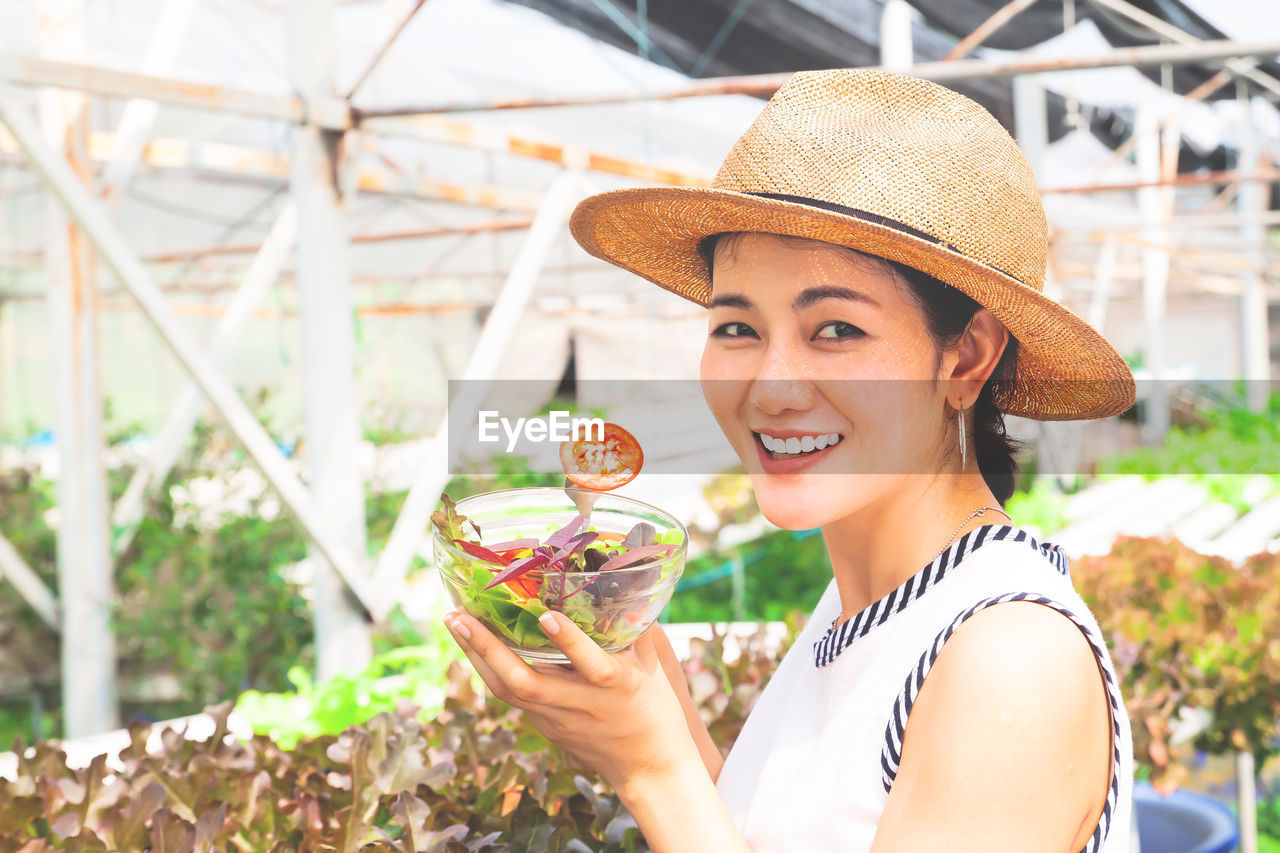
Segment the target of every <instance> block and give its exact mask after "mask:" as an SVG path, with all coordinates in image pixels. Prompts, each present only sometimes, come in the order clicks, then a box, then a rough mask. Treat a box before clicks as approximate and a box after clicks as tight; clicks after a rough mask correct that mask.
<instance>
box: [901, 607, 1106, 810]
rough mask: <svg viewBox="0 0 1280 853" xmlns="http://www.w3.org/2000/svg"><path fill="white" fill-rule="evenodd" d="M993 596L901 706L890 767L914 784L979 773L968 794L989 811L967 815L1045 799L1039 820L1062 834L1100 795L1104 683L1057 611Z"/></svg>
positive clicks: (937, 784) (934, 784) (1091, 654)
mask: <svg viewBox="0 0 1280 853" xmlns="http://www.w3.org/2000/svg"><path fill="white" fill-rule="evenodd" d="M1000 604H1001V606H998V607H996V606H989V607H985V608H981V609H980V610H977V611H975V612H974V613H972V614H971V615H970V616H969V618H966V619H964V620H963V622H962V623H961V624H960V625H959V626H957V627H956V628H955V630H954V631H953V632H952V634H951V635H950V636H949V637H948V638H947V639H946V641H945V644H944V645H943V646H942V647H941V650H940V652H939V653H938V654H937V656H936V659H935V660H934V661H933V662H932V665H931V666H930V667H929V675H928V678H927V679H925V680H923V684H922V685H921V686H920V688H919V690H918V694H917V695H916V696H915V697H914V698H913V700H912V702H911V705H912V707H910V725H909V727H908V728H907V730H906V732H905V733H904V734H905V743H901V745H900V749H901V756H900V762H901V764H900V766H899V767H895V768H894V769H895V773H894V774H893V775H894V777H895V778H898V779H903V778H906V779H908V780H909V781H908V783H907V787H908V789H909V790H917V791H919V790H922V789H923V790H937V791H944V790H949V789H953V788H952V786H954V785H960V786H965V785H970V786H972V785H973V783H974V781H975V780H982V784H981V785H980V786H979V787H978V788H972V787H971V788H970V790H971V792H972V794H973V796H976V797H980V798H981V797H986V798H989V799H990V804H991V805H992V810H991V811H989V810H987V809H985V808H976V811H977V812H978V813H982V812H984V811H986V812H987V813H993V811H994V810H996V804H998V803H1000V802H1008V801H1010V799H1011V798H1012V799H1014V800H1016V801H1020V802H1035V803H1038V804H1040V805H1042V806H1043V805H1044V804H1046V803H1053V804H1055V805H1054V809H1055V810H1056V813H1057V817H1056V819H1055V818H1049V817H1046V818H1045V820H1048V821H1049V822H1051V823H1052V822H1054V820H1056V822H1057V824H1056V825H1055V826H1054V827H1052V831H1053V834H1057V835H1063V834H1065V835H1069V834H1070V833H1072V832H1075V831H1076V830H1077V829H1078V827H1079V826H1080V824H1081V823H1082V822H1083V821H1085V820H1087V818H1088V816H1089V814H1090V813H1091V812H1095V811H1096V810H1097V809H1098V808H1099V806H1100V801H1099V797H1102V796H1105V794H1104V791H1105V789H1102V788H1100V787H1099V785H1100V784H1101V783H1102V782H1103V780H1105V779H1106V778H1107V773H1108V767H1109V766H1110V754H1109V751H1108V749H1107V744H1108V742H1109V735H1110V722H1109V718H1108V712H1107V707H1108V700H1107V690H1106V688H1105V686H1104V684H1103V682H1102V680H1101V679H1099V677H1098V662H1097V658H1096V656H1095V651H1094V650H1093V649H1092V648H1091V644H1090V643H1089V642H1087V638H1086V637H1084V636H1083V635H1082V632H1081V631H1080V630H1079V628H1078V626H1077V625H1075V624H1073V623H1072V621H1071V620H1068V619H1064V618H1062V615H1061V613H1060V611H1055V609H1053V608H1050V607H1043V606H1039V605H1038V604H1037V602H1036V601H1034V600H1033V599H1030V598H1018V599H1012V598H1011V599H1008V600H1006V601H1002V602H1000ZM1033 605H1035V606H1033ZM1028 756H1035V757H1036V760H1035V761H1028V760H1027V758H1028ZM895 787H896V786H895ZM970 805H971V806H972V805H974V804H973V803H972V802H970ZM957 819H959V817H958V816H957ZM1041 829H1043V830H1050V829H1051V827H1049V826H1047V825H1042V827H1041Z"/></svg>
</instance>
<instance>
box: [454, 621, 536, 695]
mask: <svg viewBox="0 0 1280 853" xmlns="http://www.w3.org/2000/svg"><path fill="white" fill-rule="evenodd" d="M446 624H447V625H448V627H449V631H450V632H451V633H452V634H453V636H454V638H455V639H456V640H457V641H458V644H459V645H460V646H461V647H462V651H463V652H464V653H465V654H466V656H467V659H468V660H470V661H471V665H472V666H474V667H475V669H476V672H477V673H479V674H480V678H481V679H483V680H484V683H485V684H487V685H489V689H490V690H491V691H493V695H494V696H497V697H498V698H499V699H501V700H502V701H503V702H506V703H507V704H508V705H515V706H516V707H518V708H524V707H526V706H528V705H544V704H548V702H549V701H550V700H551V699H553V698H554V697H553V696H550V695H549V693H548V689H547V680H548V679H549V678H550V677H551V676H549V675H546V674H542V673H537V672H534V671H533V670H532V669H531V668H530V667H529V665H528V664H527V663H525V662H524V660H522V659H521V658H520V656H519V655H517V654H516V653H515V652H513V651H511V649H509V648H507V646H506V644H505V643H503V642H502V641H501V640H499V639H498V638H497V637H495V636H494V635H493V634H492V632H490V631H489V630H487V629H486V628H485V627H484V626H483V625H481V624H480V623H479V622H478V621H477V620H476V619H474V618H473V617H471V616H469V615H467V614H463V613H459V614H454V615H453V616H451V617H446Z"/></svg>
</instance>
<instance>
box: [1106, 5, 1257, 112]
mask: <svg viewBox="0 0 1280 853" xmlns="http://www.w3.org/2000/svg"><path fill="white" fill-rule="evenodd" d="M1092 2H1094V3H1097V4H1098V5H1100V6H1102V7H1104V8H1106V9H1110V10H1111V11H1112V12H1116V13H1117V14H1120V15H1123V16H1125V17H1126V18H1128V19H1129V20H1131V21H1135V22H1137V23H1139V24H1141V25H1142V26H1144V27H1146V28H1147V29H1149V30H1151V31H1152V32H1154V33H1156V34H1157V35H1160V36H1163V37H1164V38H1167V39H1169V40H1171V41H1174V42H1177V43H1178V44H1182V45H1194V44H1208V42H1203V41H1201V40H1200V39H1198V38H1196V37H1195V36H1193V35H1191V33H1189V32H1187V31H1186V30H1183V29H1180V28H1179V27H1176V26H1174V25H1173V24H1171V23H1169V22H1168V21H1166V20H1164V19H1163V18H1159V17H1156V16H1155V15H1153V14H1151V13H1150V12H1147V11H1145V10H1143V9H1139V8H1138V7H1137V6H1135V5H1133V4H1132V3H1129V2H1127V0H1092ZM1225 65H1226V66H1227V69H1228V70H1230V71H1231V72H1232V73H1233V74H1236V75H1239V76H1241V77H1247V78H1248V79H1250V80H1252V81H1253V82H1255V83H1257V84H1258V85H1259V86H1261V87H1262V88H1264V89H1267V90H1269V91H1270V92H1272V93H1273V94H1277V95H1280V81H1278V80H1276V78H1274V77H1272V76H1271V75H1269V74H1266V73H1264V72H1262V71H1260V70H1259V69H1257V68H1254V67H1252V66H1251V65H1248V64H1246V63H1243V62H1241V61H1240V60H1239V59H1236V60H1233V61H1230V62H1227V63H1225Z"/></svg>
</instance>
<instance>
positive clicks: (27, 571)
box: [0, 534, 60, 631]
mask: <svg viewBox="0 0 1280 853" xmlns="http://www.w3.org/2000/svg"><path fill="white" fill-rule="evenodd" d="M0 578H8V580H9V583H11V584H13V588H14V589H16V590H17V591H18V595H20V596H22V597H23V599H25V600H26V602H27V604H29V605H31V609H32V610H34V611H35V612H36V614H37V615H39V617H40V618H41V619H43V620H44V623H45V624H46V625H48V626H49V627H50V628H52V629H53V630H55V631H57V630H60V629H59V626H58V621H59V620H58V599H57V598H56V597H54V594H53V592H52V590H50V589H49V587H47V586H45V585H44V581H42V580H40V576H39V575H37V574H36V573H35V572H34V571H33V570H32V569H31V567H30V566H28V565H27V562H26V561H25V560H23V559H22V555H21V554H19V553H18V549H17V548H15V547H13V543H12V542H10V541H9V540H8V539H6V538H4V534H0Z"/></svg>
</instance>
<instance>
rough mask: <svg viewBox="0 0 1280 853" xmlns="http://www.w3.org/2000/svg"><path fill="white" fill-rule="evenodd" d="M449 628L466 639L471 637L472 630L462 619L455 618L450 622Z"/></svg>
mask: <svg viewBox="0 0 1280 853" xmlns="http://www.w3.org/2000/svg"><path fill="white" fill-rule="evenodd" d="M449 630H450V631H452V632H453V633H455V634H457V635H458V636H459V637H461V638H462V639H464V640H470V639H471V632H470V631H468V630H467V626H466V625H464V624H462V622H461V621H458V620H454V621H453V622H450V623H449Z"/></svg>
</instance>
